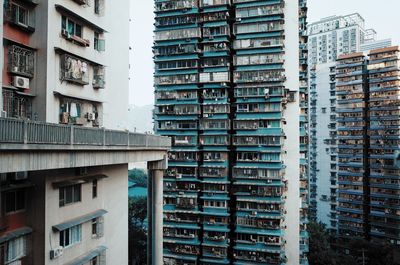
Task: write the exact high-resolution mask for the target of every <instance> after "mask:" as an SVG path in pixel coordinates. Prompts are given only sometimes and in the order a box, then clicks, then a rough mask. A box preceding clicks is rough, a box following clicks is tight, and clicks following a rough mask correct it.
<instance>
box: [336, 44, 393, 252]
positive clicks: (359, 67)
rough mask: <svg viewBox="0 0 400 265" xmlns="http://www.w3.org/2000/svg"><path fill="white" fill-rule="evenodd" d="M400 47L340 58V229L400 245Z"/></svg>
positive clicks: (338, 111)
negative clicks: (399, 137) (366, 54)
mask: <svg viewBox="0 0 400 265" xmlns="http://www.w3.org/2000/svg"><path fill="white" fill-rule="evenodd" d="M399 56H400V51H399V48H398V47H397V46H394V47H387V48H381V49H376V50H371V51H370V52H369V53H368V57H367V56H365V55H363V54H362V53H356V54H349V55H345V56H341V57H339V60H338V64H337V66H336V68H337V73H336V74H337V88H336V92H337V103H338V105H337V113H338V117H337V122H338V123H337V124H338V185H339V186H338V208H337V210H338V229H339V235H340V236H342V237H349V236H350V237H353V236H361V237H364V238H366V239H371V240H376V241H382V242H386V243H390V244H396V245H399V244H400V241H399V222H398V218H399V211H398V210H397V208H398V206H399V192H398V190H399V180H398V176H399V169H400V164H399V153H400V152H399V140H398V136H399V110H398V105H399V79H400V75H399V73H400V70H399V66H400V65H399V63H400V57H399Z"/></svg>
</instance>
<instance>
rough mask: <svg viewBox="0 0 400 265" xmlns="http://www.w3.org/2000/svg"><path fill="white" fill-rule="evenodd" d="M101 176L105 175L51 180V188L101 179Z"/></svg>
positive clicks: (104, 176)
mask: <svg viewBox="0 0 400 265" xmlns="http://www.w3.org/2000/svg"><path fill="white" fill-rule="evenodd" d="M103 178H107V176H106V175H103V174H97V175H90V176H83V177H80V178H74V179H68V180H64V181H58V182H53V188H55V189H57V188H60V187H65V186H70V185H75V184H82V183H87V182H91V181H93V180H98V179H103Z"/></svg>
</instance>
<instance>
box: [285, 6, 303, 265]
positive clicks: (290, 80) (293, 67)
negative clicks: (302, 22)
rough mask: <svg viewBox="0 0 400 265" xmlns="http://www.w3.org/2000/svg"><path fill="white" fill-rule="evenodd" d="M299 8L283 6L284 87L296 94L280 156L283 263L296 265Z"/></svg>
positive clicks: (298, 150)
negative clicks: (283, 187) (283, 193)
mask: <svg viewBox="0 0 400 265" xmlns="http://www.w3.org/2000/svg"><path fill="white" fill-rule="evenodd" d="M298 24H299V5H298V1H287V2H286V3H285V36H287V37H286V39H285V64H284V67H285V71H286V72H285V74H286V77H287V80H286V84H285V87H286V88H288V89H290V90H292V91H297V93H296V101H295V102H293V103H288V104H287V108H286V110H285V111H284V114H283V117H284V119H285V120H286V125H284V126H283V130H284V133H285V135H286V137H287V138H286V140H285V142H284V150H285V151H287V153H286V154H285V155H284V156H283V159H284V163H285V165H286V172H285V178H286V179H287V180H288V191H287V193H286V194H287V199H286V201H285V210H286V214H285V222H286V226H287V228H286V231H285V236H284V238H285V240H286V247H285V251H286V257H287V259H288V261H287V262H286V264H290V265H296V264H299V262H300V261H299V257H300V245H299V242H300V206H301V199H300V167H299V163H300V129H299V126H300V104H299V93H298V89H299V25H298Z"/></svg>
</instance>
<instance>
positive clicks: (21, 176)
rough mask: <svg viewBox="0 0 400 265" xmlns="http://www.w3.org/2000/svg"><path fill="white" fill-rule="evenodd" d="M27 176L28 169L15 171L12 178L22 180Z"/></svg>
mask: <svg viewBox="0 0 400 265" xmlns="http://www.w3.org/2000/svg"><path fill="white" fill-rule="evenodd" d="M27 178H28V171H22V172H16V173H15V176H14V180H23V179H27Z"/></svg>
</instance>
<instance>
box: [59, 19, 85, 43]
mask: <svg viewBox="0 0 400 265" xmlns="http://www.w3.org/2000/svg"><path fill="white" fill-rule="evenodd" d="M61 28H62V29H63V30H65V31H66V32H67V33H68V34H69V35H72V36H78V37H80V38H82V26H81V25H79V24H78V23H76V22H74V21H72V20H71V19H69V18H67V17H66V16H62V19H61Z"/></svg>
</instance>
